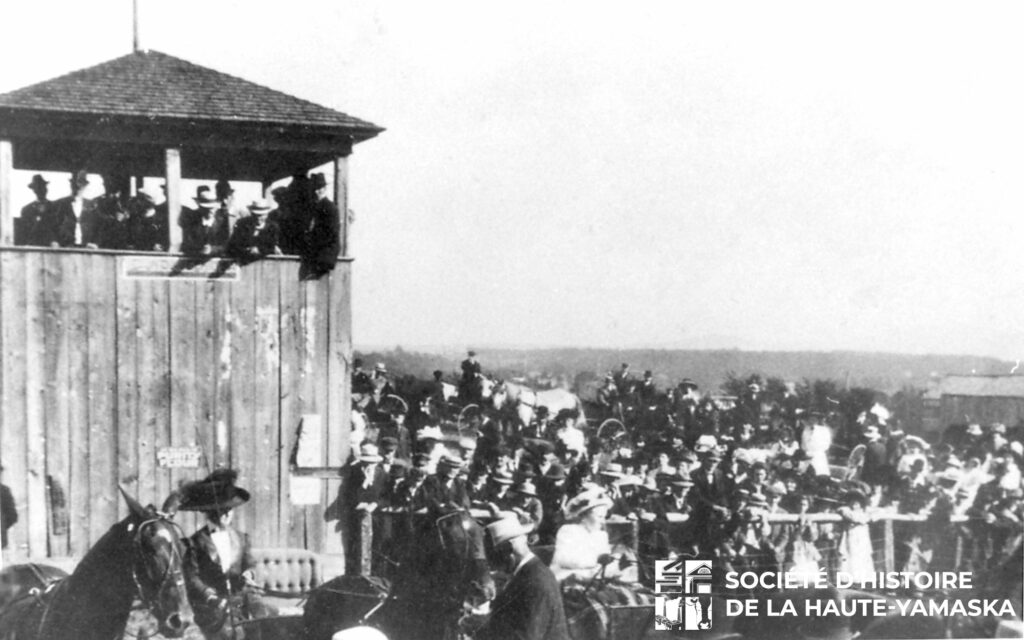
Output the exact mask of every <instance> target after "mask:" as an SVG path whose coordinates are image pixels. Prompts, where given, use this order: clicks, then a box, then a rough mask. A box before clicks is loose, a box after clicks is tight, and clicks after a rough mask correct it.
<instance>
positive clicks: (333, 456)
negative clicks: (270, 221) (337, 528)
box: [324, 262, 352, 554]
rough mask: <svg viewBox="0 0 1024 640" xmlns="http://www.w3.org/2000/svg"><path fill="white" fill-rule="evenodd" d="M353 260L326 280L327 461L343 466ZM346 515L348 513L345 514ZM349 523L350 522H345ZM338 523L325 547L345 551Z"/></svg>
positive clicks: (330, 492)
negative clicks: (339, 534) (327, 310)
mask: <svg viewBox="0 0 1024 640" xmlns="http://www.w3.org/2000/svg"><path fill="white" fill-rule="evenodd" d="M349 266H350V264H349V263H347V262H344V263H340V264H338V266H337V267H336V268H335V269H334V271H333V272H332V273H331V276H330V279H329V280H328V281H327V282H326V285H327V298H328V304H327V305H326V306H327V308H328V309H329V314H328V315H327V318H326V322H327V327H326V330H327V347H326V349H325V352H326V355H327V376H326V378H327V412H326V413H327V419H326V421H325V424H326V427H327V439H326V442H327V464H328V465H329V466H332V467H341V466H342V465H343V464H344V463H345V462H346V461H347V460H348V455H349V436H350V433H351V424H350V422H351V417H352V411H351V406H352V402H351V398H350V397H349V396H350V393H351V388H350V385H349V378H350V376H349V373H348V371H349V359H350V358H351V357H352V338H351V335H352V332H351V306H350V297H349V292H350V288H349V287H350V278H349V276H350V270H349ZM324 484H325V488H326V489H327V499H328V500H330V499H332V498H333V497H334V496H336V495H337V493H338V492H339V491H340V490H341V483H340V482H335V481H331V482H325V483H324ZM341 515H342V517H343V518H344V517H345V516H346V515H347V514H341ZM342 524H343V525H347V523H344V522H343V523H342ZM333 529H334V527H332V526H331V523H327V527H326V532H325V533H326V537H325V539H324V551H325V552H327V553H335V554H343V552H344V549H343V545H342V544H341V538H340V536H338V535H335V534H333V533H332V531H333Z"/></svg>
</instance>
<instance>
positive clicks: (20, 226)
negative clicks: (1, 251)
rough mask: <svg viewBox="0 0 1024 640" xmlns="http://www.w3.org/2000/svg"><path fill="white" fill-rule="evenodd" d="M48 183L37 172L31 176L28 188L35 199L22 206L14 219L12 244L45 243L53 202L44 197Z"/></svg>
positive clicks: (31, 244)
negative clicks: (18, 216)
mask: <svg viewBox="0 0 1024 640" xmlns="http://www.w3.org/2000/svg"><path fill="white" fill-rule="evenodd" d="M49 184H50V183H49V182H47V181H46V180H44V179H43V176H41V175H39V174H38V173H37V174H36V175H34V176H32V182H30V183H29V184H28V188H29V189H31V190H32V193H34V194H36V199H35V200H34V201H33V202H30V203H28V204H27V205H25V206H24V207H22V209H21V217H20V218H18V219H17V220H15V221H14V244H16V245H30V246H36V245H46V244H47V240H46V235H47V225H48V224H49V223H50V207H52V206H53V203H52V202H50V201H49V200H47V199H46V194H47V190H48V189H49V187H48V186H47V185H49Z"/></svg>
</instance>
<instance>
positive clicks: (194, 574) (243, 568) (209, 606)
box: [178, 469, 271, 638]
mask: <svg viewBox="0 0 1024 640" xmlns="http://www.w3.org/2000/svg"><path fill="white" fill-rule="evenodd" d="M237 477H238V473H237V472H236V471H234V470H233V469H218V470H216V471H214V472H213V473H212V474H210V475H209V476H208V477H207V478H205V479H204V480H201V481H199V482H193V483H191V484H188V485H186V486H185V487H183V488H182V490H181V502H180V505H179V507H178V508H179V509H180V510H182V511H198V512H201V513H203V514H205V515H206V525H205V526H204V527H203V528H202V529H200V530H199V531H196V532H195V533H194V534H192V537H191V538H189V540H188V553H187V554H186V558H185V579H186V582H187V586H188V594H189V600H190V601H191V602H192V608H193V609H194V610H195V614H196V618H195V619H196V624H197V625H199V628H200V629H201V630H202V631H203V635H205V636H206V637H207V638H227V637H231V635H232V623H233V622H239V621H241V620H243V619H248V618H256V617H264V616H266V615H268V614H270V613H271V610H270V609H269V608H268V607H267V606H266V605H264V604H263V603H262V602H261V601H260V598H259V596H258V595H257V594H256V593H255V591H254V590H253V587H254V586H255V583H254V582H253V578H254V567H255V564H254V562H253V559H252V554H251V552H250V549H251V545H250V542H249V536H248V535H247V534H245V533H242V532H241V531H239V530H238V529H236V528H234V527H233V526H231V523H232V522H233V521H234V510H235V508H236V507H238V506H240V505H243V504H245V503H246V502H248V501H249V492H248V491H246V490H245V489H242V488H240V487H237V486H235V480H236V479H237Z"/></svg>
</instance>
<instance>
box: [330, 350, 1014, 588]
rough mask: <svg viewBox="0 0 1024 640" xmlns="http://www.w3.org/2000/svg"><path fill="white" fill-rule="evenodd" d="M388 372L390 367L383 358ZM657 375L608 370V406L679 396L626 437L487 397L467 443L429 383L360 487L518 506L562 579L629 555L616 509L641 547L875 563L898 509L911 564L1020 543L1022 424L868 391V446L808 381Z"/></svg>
mask: <svg viewBox="0 0 1024 640" xmlns="http://www.w3.org/2000/svg"><path fill="white" fill-rule="evenodd" d="M474 355H475V354H474ZM473 364H475V359H474V362H473V363H471V365H473ZM470 373H471V375H475V372H473V371H471V372H470ZM375 374H376V376H377V377H378V378H381V379H383V380H384V381H383V382H378V386H381V385H383V384H387V382H386V379H387V374H386V368H385V367H383V365H381V366H379V367H378V369H377V371H375ZM362 375H365V374H362ZM651 380H652V375H651V372H646V373H645V375H644V377H643V378H642V379H641V380H638V381H635V382H634V381H632V380H631V379H630V376H629V373H628V367H627V366H624V367H623V368H622V370H621V371H620V372H618V373H616V374H609V375H608V378H607V381H606V384H605V385H604V386H603V387H602V389H603V390H604V391H603V393H602V397H601V398H600V399H599V400H598V402H597V403H596V407H595V409H596V410H597V411H600V410H601V409H602V408H604V409H605V410H607V411H609V412H610V411H611V408H612V407H613V405H614V404H615V403H619V402H631V403H634V404H635V405H638V406H645V405H646V404H649V403H648V400H649V399H650V398H653V397H654V395H655V394H661V396H662V397H664V398H667V401H668V403H669V404H670V406H671V407H672V409H671V412H670V415H671V419H669V420H667V421H663V422H662V423H661V424H654V423H649V422H645V421H644V420H643V419H642V418H641V417H640V416H639V415H638V417H637V419H636V420H635V421H634V422H632V423H629V424H627V429H626V431H625V433H623V432H618V433H616V434H615V435H614V436H613V437H601V436H598V435H597V434H596V433H595V430H594V429H593V427H592V426H588V425H587V424H585V423H584V422H583V421H582V420H581V419H580V416H578V415H576V414H574V413H573V412H571V411H565V412H562V413H560V414H558V415H554V416H552V415H550V414H549V413H548V412H547V411H545V410H544V409H543V407H541V408H538V410H537V411H536V412H535V414H534V420H533V422H532V423H531V424H529V425H525V426H523V425H517V424H516V423H515V421H514V420H504V419H503V416H501V415H500V414H493V413H492V414H486V413H485V415H483V416H482V418H481V419H480V420H479V422H478V424H477V425H476V426H475V430H474V432H473V434H472V436H470V437H467V436H466V435H465V434H463V436H462V437H461V439H459V440H458V443H457V444H458V446H457V447H455V446H454V443H453V442H452V438H451V437H447V436H445V435H444V434H443V433H442V431H441V430H440V429H439V425H438V424H437V423H436V421H434V420H432V419H431V417H430V415H429V412H430V402H429V399H428V398H424V399H423V400H424V401H423V402H420V403H416V402H410V405H411V406H412V414H413V415H412V416H408V423H407V420H406V418H407V416H406V414H405V412H404V411H395V412H393V414H392V415H390V416H388V419H387V422H386V423H384V424H382V425H380V430H379V436H378V437H377V438H376V439H374V438H373V437H372V436H371V438H370V440H368V441H364V442H363V443H362V444H361V448H360V449H359V450H358V451H359V454H358V456H357V460H356V461H355V462H354V464H353V472H354V473H356V474H357V479H356V480H355V481H351V482H349V483H348V486H349V487H355V488H356V489H354V490H355V491H356V492H357V493H358V496H355V497H353V498H352V500H350V504H352V505H354V508H357V509H364V508H367V507H368V506H370V507H371V508H373V509H380V510H381V511H383V512H398V513H421V514H429V515H431V516H433V517H437V516H440V515H443V514H445V513H449V512H451V511H452V510H459V509H465V510H474V511H475V513H477V514H478V515H480V516H481V517H482V518H483V519H484V520H485V521H490V520H497V519H500V518H502V517H514V518H515V519H516V520H517V521H518V522H519V523H520V524H521V525H522V526H523V527H524V528H525V530H526V531H527V533H526V536H527V539H528V542H529V544H530V545H531V548H534V549H538V550H544V549H547V550H548V551H547V552H545V553H550V557H549V559H548V560H549V562H548V564H549V565H550V566H551V568H552V569H553V571H554V573H555V575H556V576H557V577H558V578H559V579H560V580H565V579H568V578H571V577H573V576H575V577H592V576H594V575H596V574H597V572H599V571H604V575H610V573H612V572H613V568H614V567H613V565H609V564H608V559H609V558H610V557H611V556H610V555H609V554H611V552H612V548H613V546H614V545H613V544H612V543H613V542H614V541H610V540H609V537H608V532H609V531H612V530H613V529H614V530H616V531H619V530H625V531H629V530H631V527H621V528H620V527H610V526H608V523H613V522H616V521H618V522H623V523H635V525H636V527H635V531H636V532H637V535H636V539H635V540H631V541H629V540H623V542H629V543H631V544H630V545H629V546H632V547H633V548H634V549H636V550H638V551H639V554H640V556H641V557H642V558H648V559H663V558H671V557H678V556H687V557H692V556H699V557H712V558H715V559H716V560H717V561H719V562H721V563H722V564H723V565H724V566H725V567H726V570H729V569H735V570H738V571H742V570H755V571H781V572H795V573H806V574H817V573H818V571H819V570H825V571H831V572H835V571H837V570H841V571H844V572H847V573H849V574H852V575H853V576H854V577H857V576H870V575H871V574H873V573H874V572H875V571H877V570H880V568H881V567H882V563H881V558H882V549H881V548H880V545H881V541H882V535H881V529H878V528H877V525H875V524H873V523H875V522H881V521H882V520H885V519H891V520H893V521H894V522H893V525H892V526H893V528H894V533H895V535H894V548H893V550H892V552H893V554H894V556H895V557H894V565H895V568H896V569H897V570H901V571H917V570H925V569H930V570H950V571H952V570H959V571H974V572H976V573H978V574H979V575H981V574H984V573H985V572H986V571H990V570H994V569H996V568H997V567H998V566H1000V565H1001V564H1002V563H1004V562H1006V561H1007V559H1009V558H1011V557H1012V554H1013V553H1015V551H1016V550H1018V549H1019V547H1020V544H1021V540H1022V535H1024V500H1022V495H1024V492H1022V489H1024V485H1022V479H1021V467H1022V457H1024V447H1022V443H1021V442H1020V441H1019V440H1010V439H1008V431H1007V428H1006V426H1005V425H1002V424H990V425H985V426H984V427H983V426H982V425H980V424H977V423H972V424H970V425H968V426H967V428H966V429H965V430H964V431H963V433H962V436H961V437H959V438H957V439H949V440H948V441H944V442H941V443H936V444H934V445H933V444H929V443H928V442H926V441H925V440H923V439H922V438H920V437H917V436H914V435H908V434H906V433H904V432H903V431H902V430H901V429H900V428H899V426H898V425H896V424H891V423H890V420H889V419H888V415H887V412H885V411H884V410H882V411H872V410H869V409H870V408H866V410H865V411H864V413H863V414H862V415H861V417H860V418H859V420H858V422H857V423H856V424H854V425H848V426H847V428H853V429H855V430H856V432H857V436H856V442H855V444H856V446H855V447H854V448H853V450H852V452H851V451H849V450H840V448H839V447H838V446H837V445H835V444H834V443H833V437H832V434H833V429H832V427H831V426H830V425H829V420H830V419H832V416H829V415H823V414H820V413H816V412H814V411H811V410H808V409H807V407H806V405H805V404H804V402H803V401H802V399H801V398H800V397H799V396H798V395H797V394H793V393H788V392H787V394H784V397H783V401H782V402H779V401H778V400H775V401H773V402H771V403H768V402H766V401H765V400H764V398H763V396H762V390H761V388H760V385H759V384H757V383H752V384H750V385H749V387H748V389H747V393H746V394H744V395H743V396H742V397H740V398H737V399H735V401H734V402H732V403H731V405H732V406H728V407H726V406H723V405H722V404H721V403H716V402H714V401H713V400H712V399H711V398H709V397H708V396H705V395H702V394H701V393H700V390H699V387H698V385H697V384H696V383H694V382H693V381H691V380H688V379H685V380H683V381H681V382H680V383H679V385H678V386H677V387H676V388H674V389H671V390H669V391H668V392H666V391H658V390H656V389H654V388H653V384H652V383H651ZM355 382H357V383H358V384H365V380H363V379H361V378H360V379H359V380H357V381H355ZM619 389H628V390H629V391H628V392H625V393H624V392H620V391H619ZM620 409H621V408H620ZM619 414H620V415H621V411H620V413H619ZM410 425H411V426H410ZM405 452H408V454H406V453H405ZM370 478H372V481H370V480H368V479H370ZM821 514H826V515H825V517H822V515H821ZM378 530H379V529H378ZM596 532H601V533H600V535H594V534H595V533H596ZM374 544H375V545H376V548H377V549H378V550H385V547H386V545H388V544H395V541H394V540H380V541H376V542H375V543H374ZM616 557H621V556H616ZM641 565H643V563H641ZM614 566H617V565H614ZM634 575H635V572H634Z"/></svg>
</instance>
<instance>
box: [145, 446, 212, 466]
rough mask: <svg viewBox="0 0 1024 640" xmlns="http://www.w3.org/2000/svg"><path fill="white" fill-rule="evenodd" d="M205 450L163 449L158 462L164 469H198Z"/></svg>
mask: <svg viewBox="0 0 1024 640" xmlns="http://www.w3.org/2000/svg"><path fill="white" fill-rule="evenodd" d="M202 456H203V450H202V449H200V448H199V447H161V448H160V449H157V450H156V460H157V464H159V465H160V466H161V467H162V468H164V469H198V468H199V459H200V458H202Z"/></svg>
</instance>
